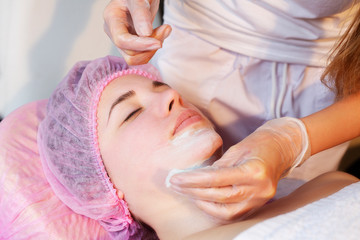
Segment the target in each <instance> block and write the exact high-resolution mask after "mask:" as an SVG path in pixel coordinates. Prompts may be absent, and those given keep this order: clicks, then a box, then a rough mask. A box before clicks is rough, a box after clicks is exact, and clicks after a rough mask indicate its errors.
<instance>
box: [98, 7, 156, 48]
mask: <svg viewBox="0 0 360 240" xmlns="http://www.w3.org/2000/svg"><path fill="white" fill-rule="evenodd" d="M127 11H128V9H127V7H126V6H124V5H123V1H111V2H110V3H109V4H108V6H107V7H106V8H105V10H104V21H105V22H104V31H105V32H106V34H107V35H108V36H109V37H110V39H111V40H112V41H113V43H114V44H115V45H116V46H117V47H118V48H119V49H122V50H124V49H126V50H136V51H150V50H154V49H158V48H160V46H161V43H160V42H159V41H158V40H157V39H155V38H152V37H144V36H138V35H136V33H135V30H132V29H133V26H132V22H129V21H131V20H130V19H129V18H128V16H127V14H128V13H127ZM151 32H152V29H151Z"/></svg>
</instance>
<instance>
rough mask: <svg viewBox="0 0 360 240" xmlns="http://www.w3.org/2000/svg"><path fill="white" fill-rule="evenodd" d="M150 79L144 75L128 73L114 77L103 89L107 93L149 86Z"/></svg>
mask: <svg viewBox="0 0 360 240" xmlns="http://www.w3.org/2000/svg"><path fill="white" fill-rule="evenodd" d="M151 84H152V80H151V79H149V78H146V77H144V76H140V75H135V74H129V75H125V76H121V77H119V78H116V79H114V80H113V81H111V82H110V83H109V85H107V86H106V87H105V89H104V92H105V91H106V92H107V93H108V94H109V93H112V92H116V93H118V92H119V91H128V90H130V89H132V90H135V89H137V88H147V87H151Z"/></svg>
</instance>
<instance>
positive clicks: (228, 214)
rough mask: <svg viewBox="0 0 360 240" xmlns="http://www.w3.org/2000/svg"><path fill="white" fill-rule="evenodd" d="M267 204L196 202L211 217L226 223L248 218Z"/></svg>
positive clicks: (253, 202) (254, 202) (252, 202)
mask: <svg viewBox="0 0 360 240" xmlns="http://www.w3.org/2000/svg"><path fill="white" fill-rule="evenodd" d="M265 203H266V202H263V201H255V200H254V201H251V202H250V201H242V202H239V203H229V204H223V203H213V202H208V201H201V200H196V201H195V204H196V206H197V207H198V208H199V209H201V210H202V211H204V212H205V213H207V214H208V215H210V216H213V217H214V218H216V219H219V220H222V221H224V222H227V221H231V220H234V219H238V218H240V217H243V218H244V217H246V216H248V215H249V214H250V213H251V212H253V211H254V210H255V209H258V208H259V207H261V206H263V205H264V204H265Z"/></svg>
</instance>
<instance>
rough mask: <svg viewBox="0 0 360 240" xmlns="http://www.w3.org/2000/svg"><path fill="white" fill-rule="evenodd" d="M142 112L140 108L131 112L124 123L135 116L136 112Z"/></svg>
mask: <svg viewBox="0 0 360 240" xmlns="http://www.w3.org/2000/svg"><path fill="white" fill-rule="evenodd" d="M141 110H142V108H138V109H136V110H135V111H133V112H131V113H130V114H129V115H128V116H127V117H126V118H125V120H124V122H126V121H128V120H129V119H131V118H132V117H133V116H134V115H135V114H137V113H138V112H140V111H141Z"/></svg>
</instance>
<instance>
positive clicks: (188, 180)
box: [170, 117, 310, 221]
mask: <svg viewBox="0 0 360 240" xmlns="http://www.w3.org/2000/svg"><path fill="white" fill-rule="evenodd" d="M309 156H310V145H309V140H308V135H307V132H306V128H305V125H304V124H303V123H302V122H301V121H300V120H298V119H294V118H289V117H286V118H279V119H274V120H270V121H268V122H266V123H265V124H264V125H262V126H261V127H259V128H258V129H257V130H256V131H255V132H253V133H252V134H250V135H249V136H248V137H246V138H245V139H244V140H243V141H241V142H240V143H238V144H236V145H234V146H232V147H231V148H230V149H229V150H228V151H227V152H226V153H225V154H224V155H223V156H222V157H221V158H220V159H219V160H217V161H216V162H215V163H214V164H213V165H212V166H210V167H206V168H202V169H195V170H192V171H186V172H184V173H178V174H175V175H174V176H173V177H172V178H170V183H171V188H172V189H173V190H175V191H176V192H179V193H181V194H185V195H187V196H189V197H190V198H193V199H194V201H195V203H196V205H197V206H198V207H199V208H200V209H202V210H203V211H205V212H206V213H208V214H209V215H212V216H214V217H216V218H217V219H219V220H223V221H227V220H232V219H235V218H238V217H240V216H243V215H244V214H245V213H250V212H249V211H250V210H255V209H257V208H259V207H261V206H262V205H264V204H265V203H266V202H268V201H269V200H270V199H271V198H272V197H273V196H274V195H275V193H276V186H277V183H278V181H279V180H280V179H281V178H282V177H284V176H286V175H287V174H289V173H290V172H291V171H292V169H294V168H295V167H297V166H299V165H300V164H301V163H302V162H303V161H304V160H306V159H307V158H308V157H309Z"/></svg>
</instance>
